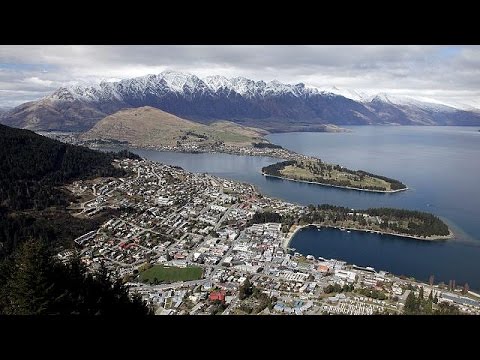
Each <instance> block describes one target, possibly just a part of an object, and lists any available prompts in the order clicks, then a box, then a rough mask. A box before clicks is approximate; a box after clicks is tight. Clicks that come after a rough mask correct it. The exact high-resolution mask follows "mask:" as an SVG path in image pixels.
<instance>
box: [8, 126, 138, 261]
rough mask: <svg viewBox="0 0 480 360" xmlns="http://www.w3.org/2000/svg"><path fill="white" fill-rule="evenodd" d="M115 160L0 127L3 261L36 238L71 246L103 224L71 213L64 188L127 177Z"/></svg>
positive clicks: (26, 131)
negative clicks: (79, 181) (74, 183)
mask: <svg viewBox="0 0 480 360" xmlns="http://www.w3.org/2000/svg"><path fill="white" fill-rule="evenodd" d="M123 155H128V156H131V155H130V154H123ZM123 155H122V156H123ZM116 157H120V155H119V154H113V153H101V152H97V151H93V150H90V149H87V148H84V147H79V146H73V145H67V144H64V143H61V142H59V141H55V140H52V139H48V138H46V137H43V136H40V135H37V134H35V133H33V132H31V131H28V130H20V129H13V128H9V127H7V126H4V125H0V159H1V161H0V258H1V257H2V255H6V254H9V253H10V252H12V251H13V250H14V249H15V248H16V247H17V246H18V245H19V244H20V243H21V242H23V241H25V240H28V239H30V238H32V237H34V238H37V239H42V240H45V241H47V242H49V243H52V244H53V243H57V242H68V241H71V240H73V239H74V238H75V237H77V236H79V235H82V234H84V233H85V232H87V231H89V230H92V229H93V228H95V227H96V226H98V221H99V219H93V220H80V219H76V218H73V217H72V216H70V215H69V214H68V212H67V211H66V210H65V206H66V205H68V203H69V198H68V196H67V195H66V194H65V193H64V192H63V191H62V190H61V188H60V187H61V185H63V184H66V183H69V182H71V181H74V180H77V179H86V178H93V177H97V176H120V175H123V174H124V172H123V171H121V170H119V169H116V168H114V167H113V166H112V161H113V159H114V158H116Z"/></svg>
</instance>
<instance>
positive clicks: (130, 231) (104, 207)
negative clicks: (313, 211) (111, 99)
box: [59, 159, 480, 315]
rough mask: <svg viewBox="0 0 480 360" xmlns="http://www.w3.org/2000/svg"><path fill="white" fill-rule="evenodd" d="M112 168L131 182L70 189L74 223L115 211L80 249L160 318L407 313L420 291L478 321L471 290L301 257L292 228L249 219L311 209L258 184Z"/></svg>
mask: <svg viewBox="0 0 480 360" xmlns="http://www.w3.org/2000/svg"><path fill="white" fill-rule="evenodd" d="M115 166H117V167H120V168H122V169H124V170H126V171H127V172H128V173H129V174H130V175H129V176H126V177H124V178H119V179H113V178H97V179H94V180H82V181H76V182H74V183H73V184H71V185H70V186H68V190H69V191H71V192H72V193H73V194H74V195H75V196H76V197H77V199H79V200H78V202H77V203H75V204H72V206H71V211H72V213H73V214H74V215H75V216H78V217H92V216H95V214H97V213H99V212H102V211H110V212H112V214H114V215H112V217H111V218H110V219H109V220H108V221H106V222H105V223H103V224H102V225H101V226H100V227H99V228H98V229H97V230H95V231H91V232H88V233H86V234H84V235H82V236H81V237H79V238H77V239H76V240H75V242H76V244H77V245H78V249H79V252H80V256H81V259H82V262H83V263H84V264H86V266H87V267H88V268H89V269H90V270H92V271H94V270H97V269H99V268H100V267H101V266H102V264H103V266H106V267H107V269H108V270H109V272H110V274H111V275H112V276H114V277H117V278H121V279H123V281H124V282H126V284H127V285H128V286H129V291H130V292H131V293H132V294H133V293H138V294H140V295H141V296H142V298H143V299H144V300H145V301H146V302H147V303H148V304H149V305H150V306H152V307H153V308H154V311H155V314H159V315H182V314H191V315H201V314H230V315H234V314H262V315H264V314H291V315H303V314H308V315H314V314H319V315H320V314H346V315H357V314H358V315H372V314H401V313H403V307H404V306H405V302H406V299H407V296H408V294H409V293H410V292H412V293H414V294H417V295H418V294H419V293H420V291H421V293H423V296H424V297H425V298H427V297H428V296H430V295H431V297H432V299H433V298H435V300H436V301H437V303H442V302H445V303H449V304H455V306H457V307H458V308H459V310H460V311H462V312H464V313H469V314H480V302H479V300H480V299H479V298H477V297H476V296H475V294H474V293H472V292H470V291H468V292H466V293H465V291H463V293H461V292H462V291H461V289H450V290H448V289H446V288H444V287H441V286H440V285H434V284H424V283H420V282H418V281H416V280H414V279H409V278H405V277H402V278H400V277H397V276H395V275H393V274H389V273H387V272H385V271H376V270H375V269H373V268H371V267H366V268H363V267H359V266H355V265H353V264H348V263H346V262H345V261H342V260H339V259H324V258H321V257H314V256H312V255H308V254H307V255H305V254H300V253H298V252H296V251H295V250H294V249H291V248H289V246H288V245H289V240H290V238H291V237H292V236H293V235H294V233H295V229H296V226H295V225H293V226H292V227H291V228H289V227H285V226H283V225H284V224H282V223H280V222H264V223H255V222H254V221H253V220H252V219H253V218H254V215H255V214H256V213H264V212H268V213H276V214H280V215H288V216H300V215H301V214H304V213H305V212H307V211H308V209H307V208H306V207H303V206H299V205H295V204H291V203H287V202H284V201H281V200H278V199H273V198H269V197H266V196H262V195H261V194H259V193H258V192H257V190H256V189H255V188H254V186H252V185H249V184H246V183H241V182H237V181H233V180H227V179H221V178H218V177H216V176H212V175H208V174H195V173H190V172H187V171H184V170H183V169H181V168H179V167H175V166H168V165H163V164H159V163H156V162H151V161H146V160H131V159H124V160H116V161H115ZM365 215H366V214H365ZM371 221H372V222H373V221H376V219H375V218H373V217H372V219H371ZM297 228H298V227H297ZM71 255H72V253H71V252H69V253H61V254H59V258H61V259H66V258H68V257H69V256H71Z"/></svg>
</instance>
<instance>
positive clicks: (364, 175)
mask: <svg viewBox="0 0 480 360" xmlns="http://www.w3.org/2000/svg"><path fill="white" fill-rule="evenodd" d="M262 174H263V175H265V176H272V177H277V178H281V179H286V180H292V181H300V182H306V183H311V184H318V185H323V186H333V187H339V188H344V189H352V190H360V191H372V192H381V193H395V192H399V191H403V190H407V189H408V188H407V186H406V185H405V184H403V183H402V182H400V181H398V180H395V179H390V178H387V177H385V176H380V175H374V174H371V173H368V172H366V171H363V170H350V169H347V168H344V167H342V166H340V165H334V164H328V163H325V162H323V161H322V160H320V159H315V158H307V159H295V160H288V161H281V162H278V163H275V164H272V165H269V166H266V167H264V168H262Z"/></svg>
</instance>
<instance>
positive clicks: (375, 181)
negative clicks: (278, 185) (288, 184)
mask: <svg viewBox="0 0 480 360" xmlns="http://www.w3.org/2000/svg"><path fill="white" fill-rule="evenodd" d="M280 173H281V174H282V175H284V176H286V177H288V178H291V179H296V180H306V181H317V182H320V183H321V182H322V180H324V179H326V180H334V181H347V182H348V183H349V185H348V186H351V187H362V186H364V187H373V186H376V187H380V188H382V189H383V190H391V186H390V184H389V183H388V182H386V181H385V180H382V179H379V178H374V177H371V176H365V177H364V178H363V180H361V181H359V180H357V179H356V178H357V176H354V175H352V174H349V173H347V172H342V171H338V170H332V171H331V172H330V174H331V176H328V173H327V172H326V171H325V175H324V176H320V175H318V174H313V173H312V172H311V171H310V170H309V169H305V168H301V167H298V166H296V165H289V166H286V167H285V168H283V169H282V170H280Z"/></svg>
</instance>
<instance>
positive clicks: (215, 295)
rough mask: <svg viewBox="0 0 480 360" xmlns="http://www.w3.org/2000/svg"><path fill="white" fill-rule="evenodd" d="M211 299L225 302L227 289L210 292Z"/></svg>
mask: <svg viewBox="0 0 480 360" xmlns="http://www.w3.org/2000/svg"><path fill="white" fill-rule="evenodd" d="M208 299H209V300H210V301H216V300H219V301H221V302H222V303H225V290H215V291H212V292H211V293H210V296H209V297H208Z"/></svg>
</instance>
